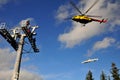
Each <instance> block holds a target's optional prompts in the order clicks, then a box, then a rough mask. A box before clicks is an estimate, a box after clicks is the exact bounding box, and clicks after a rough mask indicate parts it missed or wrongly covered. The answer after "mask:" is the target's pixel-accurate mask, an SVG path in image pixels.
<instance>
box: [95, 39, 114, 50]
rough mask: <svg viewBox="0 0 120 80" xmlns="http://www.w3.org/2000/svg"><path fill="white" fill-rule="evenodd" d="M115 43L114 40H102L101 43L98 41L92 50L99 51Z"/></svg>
mask: <svg viewBox="0 0 120 80" xmlns="http://www.w3.org/2000/svg"><path fill="white" fill-rule="evenodd" d="M114 42H115V39H114V38H108V37H106V38H104V39H103V40H102V41H98V42H96V43H95V44H94V47H93V49H94V50H99V49H104V48H107V47H109V46H111V45H112V43H114Z"/></svg>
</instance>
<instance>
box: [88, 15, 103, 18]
mask: <svg viewBox="0 0 120 80" xmlns="http://www.w3.org/2000/svg"><path fill="white" fill-rule="evenodd" d="M86 16H88V17H99V18H101V17H102V16H95V15H86Z"/></svg>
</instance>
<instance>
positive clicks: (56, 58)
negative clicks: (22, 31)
mask: <svg viewBox="0 0 120 80" xmlns="http://www.w3.org/2000/svg"><path fill="white" fill-rule="evenodd" d="M94 1H95V0H90V1H89V2H88V0H82V1H79V0H74V2H75V4H76V5H77V6H78V7H79V9H80V10H82V12H85V10H87V9H88V8H89V7H90V6H91V4H93V3H94ZM81 4H84V6H81ZM119 4H120V1H118V0H114V1H113V0H99V2H98V3H97V4H96V5H95V6H94V7H93V8H92V9H91V11H90V12H88V14H92V15H100V16H103V18H108V22H107V23H105V24H104V23H103V24H99V23H96V22H91V23H88V24H87V25H86V26H85V27H82V25H81V24H80V23H76V22H73V21H71V20H68V21H65V20H64V19H65V18H67V17H69V16H71V15H73V14H74V15H76V14H79V13H78V12H76V10H75V9H74V8H73V7H72V6H71V5H70V4H69V0H64V1H62V0H52V1H49V0H34V1H33V0H1V1H0V22H6V23H7V25H8V27H9V28H14V27H15V26H19V23H20V22H21V21H22V20H26V19H31V25H38V26H39V28H38V29H37V30H36V32H37V36H36V39H37V46H38V47H39V48H40V52H39V53H37V54H33V53H32V54H23V58H22V65H21V76H20V79H21V80H22V79H26V80H33V79H34V80H41V78H42V79H43V80H84V79H85V77H86V74H87V73H88V71H89V70H91V71H92V72H93V77H94V79H95V80H99V77H100V74H101V71H102V70H103V71H104V72H105V73H106V75H109V74H110V68H111V63H112V62H115V63H116V65H117V66H118V67H120V64H119V62H120V60H119V57H120V54H119V51H120V37H119V34H120V32H119V30H120V28H119V27H120V17H119V14H120V12H119V8H120V5H119ZM81 7H82V9H81ZM100 19H101V18H100ZM26 41H27V39H26ZM26 46H27V45H25V49H26ZM29 46H30V45H29ZM5 53H6V54H5ZM0 54H1V56H0V63H1V64H0V66H1V67H0V75H3V77H2V78H0V80H7V78H6V77H5V76H8V79H9V78H10V77H11V74H10V73H12V70H13V66H14V62H15V58H16V54H15V52H14V49H13V48H12V47H11V46H10V45H9V44H8V43H7V42H6V41H5V40H4V38H2V36H0ZM6 57H7V59H6ZM88 58H99V60H98V61H97V62H93V63H89V64H81V62H82V61H84V60H86V59H88Z"/></svg>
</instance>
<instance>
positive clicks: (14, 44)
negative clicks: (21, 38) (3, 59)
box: [0, 28, 18, 51]
mask: <svg viewBox="0 0 120 80" xmlns="http://www.w3.org/2000/svg"><path fill="white" fill-rule="evenodd" d="M0 34H1V35H2V36H3V37H4V38H5V39H6V40H7V41H8V42H9V43H10V44H11V46H12V47H13V48H14V49H15V50H16V51H17V49H18V44H17V42H16V41H15V40H14V38H12V36H11V35H10V33H9V32H8V31H7V29H5V28H1V29H0Z"/></svg>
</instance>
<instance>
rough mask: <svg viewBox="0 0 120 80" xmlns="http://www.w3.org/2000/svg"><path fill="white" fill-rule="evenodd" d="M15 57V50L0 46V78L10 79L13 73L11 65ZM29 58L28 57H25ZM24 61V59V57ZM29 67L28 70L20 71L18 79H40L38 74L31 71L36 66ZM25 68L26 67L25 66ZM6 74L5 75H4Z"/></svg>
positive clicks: (3, 79)
mask: <svg viewBox="0 0 120 80" xmlns="http://www.w3.org/2000/svg"><path fill="white" fill-rule="evenodd" d="M15 59H16V52H12V51H10V49H9V48H2V49H1V48H0V80H10V79H11V77H12V73H13V67H14V63H15ZM27 60H29V59H27ZM24 61H26V59H24ZM30 66H31V67H29V69H30V71H31V72H30V71H28V70H22V69H21V71H20V80H23V79H24V80H42V78H41V76H40V75H39V74H36V73H33V72H32V70H33V71H34V69H36V66H32V64H31V65H30ZM25 68H27V67H25ZM6 76H7V77H6Z"/></svg>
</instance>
